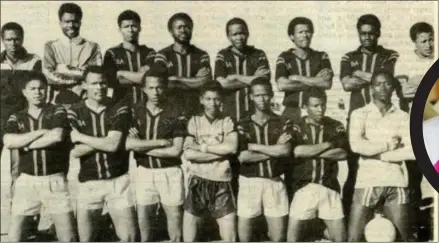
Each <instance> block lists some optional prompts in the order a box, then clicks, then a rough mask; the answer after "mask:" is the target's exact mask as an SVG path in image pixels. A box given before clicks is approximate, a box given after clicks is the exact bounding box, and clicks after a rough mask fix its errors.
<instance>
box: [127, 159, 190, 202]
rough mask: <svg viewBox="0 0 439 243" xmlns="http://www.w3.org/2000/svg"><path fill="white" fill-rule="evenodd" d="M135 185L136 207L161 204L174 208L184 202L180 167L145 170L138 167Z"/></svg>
mask: <svg viewBox="0 0 439 243" xmlns="http://www.w3.org/2000/svg"><path fill="white" fill-rule="evenodd" d="M135 184H136V186H135V187H136V201H137V204H138V205H152V204H156V203H159V202H161V203H162V204H163V205H166V206H170V207H174V206H180V205H182V204H183V202H184V182H183V171H182V170H181V168H180V167H170V168H163V169H147V168H145V167H143V166H139V167H138V168H137V175H136V182H135Z"/></svg>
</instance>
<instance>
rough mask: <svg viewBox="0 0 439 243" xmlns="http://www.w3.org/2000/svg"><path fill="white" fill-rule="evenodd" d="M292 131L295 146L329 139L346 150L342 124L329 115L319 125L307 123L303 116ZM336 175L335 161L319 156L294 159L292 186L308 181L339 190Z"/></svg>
mask: <svg viewBox="0 0 439 243" xmlns="http://www.w3.org/2000/svg"><path fill="white" fill-rule="evenodd" d="M293 133H294V136H293V137H294V140H295V141H294V143H295V145H296V146H298V145H302V144H307V145H311V144H320V143H324V142H331V141H337V142H336V144H338V145H339V147H340V148H343V149H346V150H347V149H348V146H349V142H348V139H347V136H346V131H345V128H344V126H343V124H341V123H340V122H339V121H336V120H334V119H331V118H329V117H324V118H323V121H322V125H320V126H315V125H312V124H309V123H307V122H306V117H304V118H302V121H301V122H300V123H298V124H295V125H294V126H293ZM337 175H338V163H337V161H332V160H328V159H319V158H315V159H313V158H311V159H296V161H295V163H294V166H293V175H292V180H293V188H294V190H298V189H300V188H301V187H303V186H305V185H307V184H308V183H316V184H321V185H323V186H326V187H328V188H331V189H333V190H335V191H340V185H339V183H338V180H337Z"/></svg>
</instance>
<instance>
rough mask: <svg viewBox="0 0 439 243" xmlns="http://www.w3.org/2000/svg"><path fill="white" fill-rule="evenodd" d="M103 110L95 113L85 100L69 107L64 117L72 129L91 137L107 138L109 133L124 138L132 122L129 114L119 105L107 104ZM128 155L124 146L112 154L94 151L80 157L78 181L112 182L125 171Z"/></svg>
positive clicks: (124, 106)
mask: <svg viewBox="0 0 439 243" xmlns="http://www.w3.org/2000/svg"><path fill="white" fill-rule="evenodd" d="M104 104H105V106H106V107H105V109H104V110H102V111H101V112H100V113H96V112H95V111H94V110H92V109H90V108H89V107H88V106H87V104H86V101H81V102H79V103H76V104H74V105H72V106H71V107H70V108H69V109H68V110H67V113H68V114H67V115H68V118H69V121H70V124H71V126H72V127H74V128H76V129H77V130H78V131H79V132H80V133H83V134H85V135H88V136H93V137H106V136H107V135H108V133H109V132H110V131H118V132H121V133H122V134H123V138H122V139H124V138H125V137H126V135H127V134H128V129H129V127H130V123H131V120H132V118H131V112H130V110H129V108H128V106H126V105H123V104H122V102H118V103H110V101H106V102H105V103H104ZM128 155H129V153H128V152H127V151H125V150H124V149H123V146H122V147H121V148H119V149H118V150H117V151H116V152H114V153H107V152H99V151H94V152H92V153H90V154H88V155H85V156H82V157H81V158H80V169H79V177H78V179H79V181H80V182H85V181H89V180H103V179H112V178H115V177H118V176H121V175H124V174H125V173H127V171H128Z"/></svg>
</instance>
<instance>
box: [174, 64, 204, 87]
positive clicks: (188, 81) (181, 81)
mask: <svg viewBox="0 0 439 243" xmlns="http://www.w3.org/2000/svg"><path fill="white" fill-rule="evenodd" d="M210 78H211V71H210V68H208V67H202V68H200V70H198V72H197V74H196V75H195V77H179V76H171V77H169V78H168V81H169V88H181V89H195V88H199V87H201V86H203V85H204V84H205V83H207V82H208V81H209V80H210Z"/></svg>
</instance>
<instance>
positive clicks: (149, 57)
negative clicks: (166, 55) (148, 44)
mask: <svg viewBox="0 0 439 243" xmlns="http://www.w3.org/2000/svg"><path fill="white" fill-rule="evenodd" d="M156 55H157V53H156V52H155V50H154V49H150V50H149V52H148V54H147V55H146V60H145V62H146V65H148V66H149V67H152V66H153V65H154V60H155V56H156Z"/></svg>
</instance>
